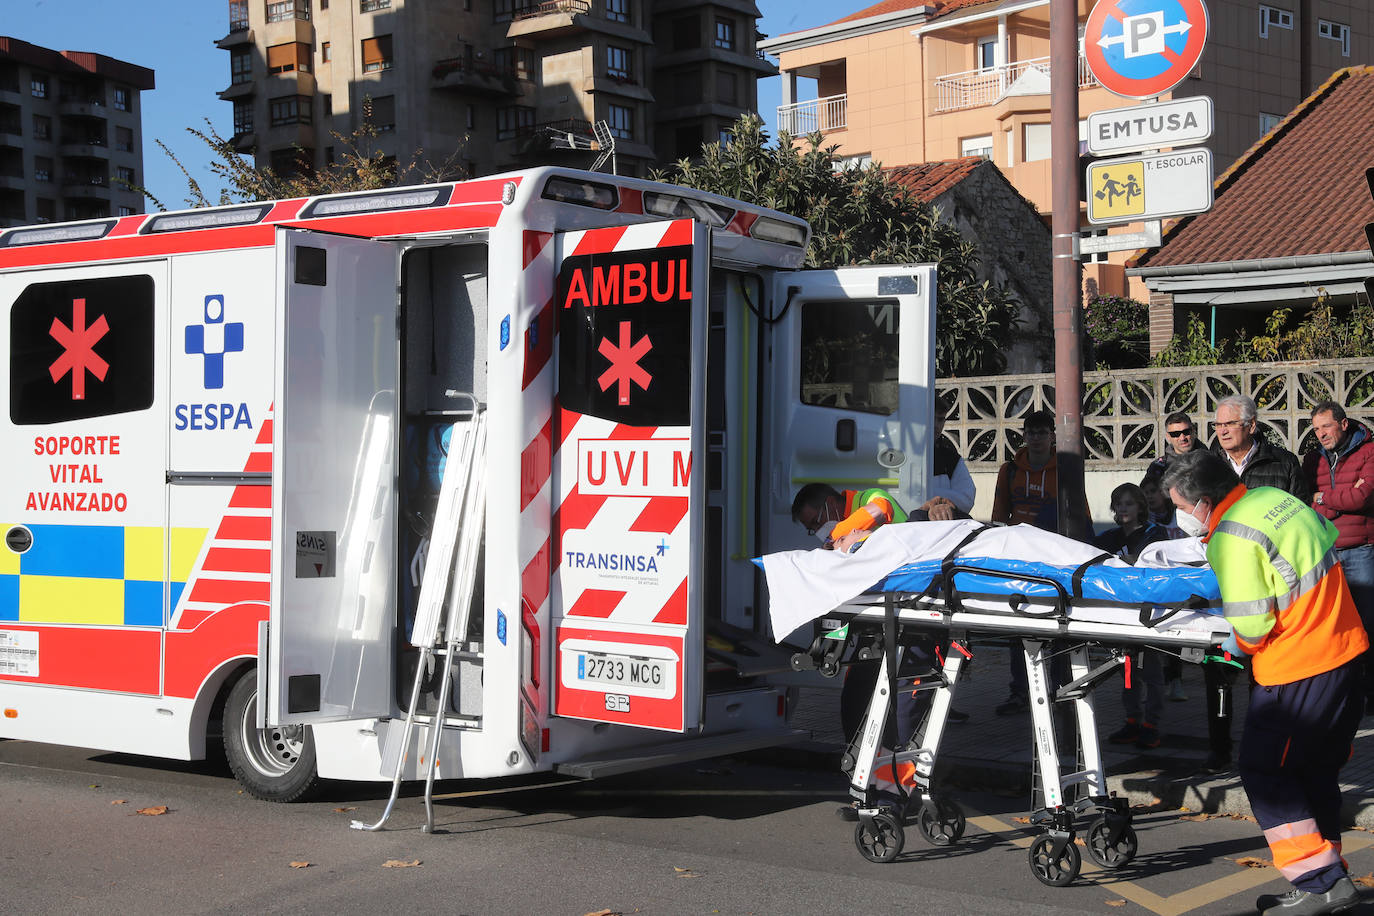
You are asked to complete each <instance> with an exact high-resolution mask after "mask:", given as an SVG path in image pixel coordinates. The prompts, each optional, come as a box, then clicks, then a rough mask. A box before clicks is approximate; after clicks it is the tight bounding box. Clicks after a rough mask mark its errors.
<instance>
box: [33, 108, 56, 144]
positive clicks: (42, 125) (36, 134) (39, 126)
mask: <svg viewBox="0 0 1374 916" xmlns="http://www.w3.org/2000/svg"><path fill="white" fill-rule="evenodd" d="M33 138H34V139H35V140H51V139H52V118H50V117H48V116H47V115H40V114H36V115H34V116H33Z"/></svg>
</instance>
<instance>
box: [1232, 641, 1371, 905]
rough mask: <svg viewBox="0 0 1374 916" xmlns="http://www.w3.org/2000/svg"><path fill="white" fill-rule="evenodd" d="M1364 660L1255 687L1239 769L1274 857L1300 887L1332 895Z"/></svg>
mask: <svg viewBox="0 0 1374 916" xmlns="http://www.w3.org/2000/svg"><path fill="white" fill-rule="evenodd" d="M1363 699H1364V697H1363V691H1362V686H1361V683H1360V664H1359V661H1358V660H1355V661H1352V662H1347V663H1346V664H1344V665H1342V666H1341V667H1339V668H1337V669H1335V670H1333V671H1327V672H1325V673H1323V674H1318V675H1314V676H1312V677H1309V678H1304V679H1303V680H1300V681H1294V682H1293V683H1291V684H1281V685H1279V686H1275V687H1264V686H1261V685H1259V684H1254V685H1253V686H1251V688H1250V707H1249V710H1248V712H1247V713H1246V716H1245V728H1244V731H1243V732H1242V734H1241V740H1240V759H1239V760H1238V768H1239V770H1240V778H1241V782H1242V784H1243V785H1244V786H1245V794H1246V795H1247V796H1249V798H1250V808H1251V810H1252V811H1253V812H1254V814H1255V819H1256V820H1257V821H1259V826H1260V829H1261V830H1263V831H1264V838H1265V840H1266V841H1267V842H1268V843H1269V849H1270V852H1271V853H1273V857H1274V865H1275V867H1277V868H1278V869H1279V871H1280V872H1282V873H1283V876H1284V877H1285V878H1287V879H1288V880H1289V881H1291V882H1292V883H1293V885H1294V886H1296V887H1298V888H1299V889H1301V890H1304V891H1310V892H1312V893H1325V892H1326V891H1328V890H1330V889H1331V886H1332V885H1334V884H1335V883H1336V881H1338V880H1339V879H1340V878H1341V877H1342V876H1343V875H1344V874H1345V867H1344V866H1343V865H1342V863H1341V791H1340V783H1339V781H1338V778H1337V774H1338V772H1339V771H1340V768H1341V767H1342V766H1343V765H1344V764H1345V762H1346V760H1348V759H1349V758H1350V748H1351V742H1352V741H1353V740H1354V738H1355V731H1356V729H1357V728H1358V727H1359V724H1360V716H1361V714H1362V713H1363V711H1364V703H1363Z"/></svg>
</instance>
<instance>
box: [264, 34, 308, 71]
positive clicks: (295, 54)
mask: <svg viewBox="0 0 1374 916" xmlns="http://www.w3.org/2000/svg"><path fill="white" fill-rule="evenodd" d="M294 70H300V71H301V72H302V73H309V72H310V45H308V44H306V43H305V42H303V41H295V42H290V43H288V44H284V45H272V46H271V47H269V48H268V49H267V72H268V73H291V72H292V71H294Z"/></svg>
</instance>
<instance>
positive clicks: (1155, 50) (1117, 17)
mask: <svg viewBox="0 0 1374 916" xmlns="http://www.w3.org/2000/svg"><path fill="white" fill-rule="evenodd" d="M1206 42H1207V7H1206V6H1205V5H1203V2H1202V0H1099V2H1098V4H1097V5H1096V6H1095V7H1093V11H1092V12H1091V13H1090V14H1089V15H1088V23H1087V25H1086V26H1085V27H1084V30H1083V54H1084V57H1086V58H1087V61H1088V68H1089V69H1090V70H1092V73H1093V76H1094V77H1096V79H1097V81H1098V82H1099V83H1101V84H1102V86H1103V87H1104V88H1106V89H1108V90H1110V91H1112V92H1114V93H1116V94H1117V95H1120V96H1124V97H1126V98H1128V99H1148V98H1154V97H1155V96H1159V95H1163V94H1164V93H1166V92H1168V91H1169V90H1170V89H1172V88H1174V87H1175V86H1177V85H1178V84H1179V83H1180V82H1181V81H1182V80H1183V78H1184V77H1185V76H1187V75H1188V72H1189V71H1190V70H1192V69H1193V67H1195V66H1197V62H1198V60H1199V59H1200V58H1201V57H1202V48H1203V45H1205V44H1206Z"/></svg>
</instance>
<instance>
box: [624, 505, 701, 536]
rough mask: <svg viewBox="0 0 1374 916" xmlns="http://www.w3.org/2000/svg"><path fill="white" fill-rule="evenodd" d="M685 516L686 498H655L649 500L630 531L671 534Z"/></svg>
mask: <svg viewBox="0 0 1374 916" xmlns="http://www.w3.org/2000/svg"><path fill="white" fill-rule="evenodd" d="M686 514H687V497H685V496H655V497H653V498H652V499H650V500H649V504H648V505H647V506H645V507H644V511H643V512H641V513H639V517H638V518H636V519H635V520H634V522H633V523H632V524H631V525H630V530H631V531H655V532H658V533H660V534H672V533H673V532H674V531H676V530H677V526H678V523H679V522H681V521H682V518H683V516H685V515H686Z"/></svg>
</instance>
